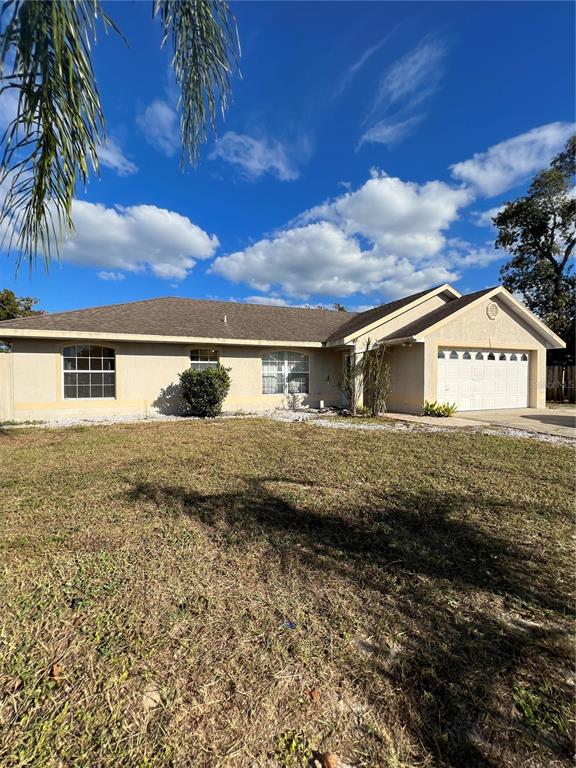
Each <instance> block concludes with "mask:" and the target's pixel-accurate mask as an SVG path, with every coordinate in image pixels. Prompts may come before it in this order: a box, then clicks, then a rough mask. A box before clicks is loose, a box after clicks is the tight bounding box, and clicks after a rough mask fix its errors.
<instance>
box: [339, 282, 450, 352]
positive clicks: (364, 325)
mask: <svg viewBox="0 0 576 768" xmlns="http://www.w3.org/2000/svg"><path fill="white" fill-rule="evenodd" d="M443 292H447V293H450V294H452V296H453V297H454V299H456V297H459V296H460V294H459V293H458V291H456V290H455V289H454V288H452V286H450V285H448V284H447V283H444V284H443V285H437V286H435V287H434V288H428V289H427V290H425V291H420V292H418V293H413V294H411V295H410V296H404V297H403V298H401V299H396V300H395V301H390V302H388V303H387V304H380V305H379V306H377V307H372V309H368V310H366V311H365V312H359V313H358V314H356V315H355V316H354V317H352V318H350V320H348V321H347V322H346V323H344V325H342V327H341V328H338V330H337V331H336V333H334V334H332V336H331V337H330V338H328V339H327V343H328V344H330V343H335V342H337V341H346V340H348V339H350V337H354V336H360V335H361V334H363V333H365V332H366V331H367V330H368V329H369V328H370V327H371V326H374V325H376V324H378V325H380V324H381V323H382V322H385V321H387V320H390V319H391V318H392V317H393V316H394V315H396V314H397V313H399V312H400V311H402V310H406V309H407V308H408V307H410V306H411V305H412V304H416V303H418V302H419V301H420V300H421V299H426V298H428V297H431V296H435V295H438V294H440V293H443Z"/></svg>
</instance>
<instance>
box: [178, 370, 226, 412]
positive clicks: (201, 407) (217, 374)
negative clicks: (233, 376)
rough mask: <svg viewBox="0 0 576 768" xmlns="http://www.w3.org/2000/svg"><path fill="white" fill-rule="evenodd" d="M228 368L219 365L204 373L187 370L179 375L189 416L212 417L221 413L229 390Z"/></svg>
mask: <svg viewBox="0 0 576 768" xmlns="http://www.w3.org/2000/svg"><path fill="white" fill-rule="evenodd" d="M229 371H230V368H223V367H222V366H221V365H218V366H215V367H214V368H206V370H204V371H193V370H192V369H190V368H189V369H188V370H186V371H184V372H183V373H181V374H180V387H181V389H182V397H183V398H184V400H185V401H186V402H187V403H188V412H189V413H190V415H191V416H202V417H213V416H219V415H220V414H221V413H222V403H223V402H224V398H225V397H226V395H227V394H228V390H229V389H230V373H229Z"/></svg>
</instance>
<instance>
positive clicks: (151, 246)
mask: <svg viewBox="0 0 576 768" xmlns="http://www.w3.org/2000/svg"><path fill="white" fill-rule="evenodd" d="M72 217H73V220H74V225H75V232H74V233H73V234H72V235H70V236H69V237H68V238H66V239H65V240H64V242H63V243H62V246H61V257H62V259H63V260H64V261H68V262H73V263H75V264H80V265H83V266H92V267H102V268H103V272H101V273H100V276H101V277H102V274H103V273H104V272H106V273H107V274H108V275H110V274H111V273H113V272H114V271H115V270H124V271H126V272H140V271H142V270H144V269H150V270H151V271H152V272H153V273H154V274H155V275H156V276H157V277H162V278H170V279H177V280H182V279H184V278H185V277H186V275H187V273H188V271H189V270H190V269H192V267H193V266H194V264H195V262H196V260H198V259H207V258H210V257H211V256H213V254H214V251H215V250H216V248H217V246H218V238H217V237H216V236H215V235H212V236H210V235H208V234H207V233H206V232H204V230H202V229H200V227H198V226H197V225H196V224H193V223H192V222H191V221H190V219H188V218H187V217H186V216H182V215H181V214H179V213H175V212H174V211H168V210H166V209H164V208H157V207H156V206H154V205H133V206H131V207H128V208H121V207H119V206H118V207H116V208H106V207H105V206H104V205H100V204H96V203H88V202H85V201H82V200H75V201H74V203H73V209H72ZM104 279H111V278H110V277H108V278H104Z"/></svg>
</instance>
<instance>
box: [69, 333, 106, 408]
mask: <svg viewBox="0 0 576 768" xmlns="http://www.w3.org/2000/svg"><path fill="white" fill-rule="evenodd" d="M62 360H63V366H64V398H65V399H69V398H79V397H116V355H115V352H114V350H113V349H110V348H109V347H97V346H94V345H92V344H77V345H75V346H72V347H64V349H63V350H62Z"/></svg>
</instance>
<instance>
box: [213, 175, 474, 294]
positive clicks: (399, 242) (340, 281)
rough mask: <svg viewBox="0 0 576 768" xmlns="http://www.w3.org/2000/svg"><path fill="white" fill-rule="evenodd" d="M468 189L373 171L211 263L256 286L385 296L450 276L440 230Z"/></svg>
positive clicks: (226, 274)
mask: <svg viewBox="0 0 576 768" xmlns="http://www.w3.org/2000/svg"><path fill="white" fill-rule="evenodd" d="M469 200H470V196H469V193H468V192H467V191H466V190H463V189H454V188H452V187H450V186H448V185H447V184H444V183H442V182H438V181H433V182H428V183H427V184H414V183H410V182H403V181H402V180H400V179H397V178H392V177H388V176H383V175H375V176H374V177H373V178H371V179H369V180H368V181H367V182H366V183H365V184H364V185H363V186H362V187H360V188H359V189H358V190H356V191H355V192H350V193H347V194H344V195H341V196H340V197H338V198H336V199H335V200H332V201H330V202H328V203H325V204H324V205H320V206H317V207H316V208H312V209H311V210H309V211H306V212H304V213H303V214H302V215H301V216H299V217H298V219H296V220H295V221H294V222H292V223H291V224H290V225H288V227H286V228H285V229H283V230H281V231H280V232H278V233H276V234H275V235H274V236H273V237H271V238H267V239H263V240H260V241H259V242H257V243H255V244H253V245H251V246H249V247H248V248H246V249H245V250H243V251H238V252H236V253H232V254H230V255H227V256H221V257H219V258H217V259H216V260H215V262H214V264H213V267H212V270H213V271H214V272H216V273H217V274H220V275H222V276H223V277H225V278H227V279H229V280H232V281H234V282H246V283H248V284H249V285H250V286H252V287H253V288H255V289H257V290H259V291H270V290H271V289H273V288H276V287H278V288H279V289H280V290H281V291H282V292H283V293H285V294H287V295H289V296H296V297H299V298H306V297H307V296H310V295H311V294H324V295H327V296H334V297H344V296H349V295H351V294H353V293H357V292H360V293H368V292H371V291H375V290H378V291H382V292H384V293H385V294H386V295H388V296H396V295H401V294H402V293H406V292H408V293H409V292H411V291H417V290H419V289H421V288H425V287H427V286H429V285H433V284H436V283H443V282H446V281H449V280H453V279H455V278H456V277H457V274H456V273H455V272H454V271H453V270H452V268H451V267H450V265H449V264H448V263H447V262H444V261H443V260H442V259H441V258H440V255H441V253H442V250H443V248H444V246H445V244H446V239H445V235H444V230H446V229H448V227H449V226H450V225H451V224H452V223H453V222H454V221H455V220H456V219H457V218H458V211H459V208H460V207H462V206H464V205H466V204H467V203H468V202H469Z"/></svg>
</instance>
